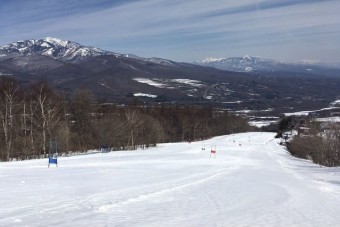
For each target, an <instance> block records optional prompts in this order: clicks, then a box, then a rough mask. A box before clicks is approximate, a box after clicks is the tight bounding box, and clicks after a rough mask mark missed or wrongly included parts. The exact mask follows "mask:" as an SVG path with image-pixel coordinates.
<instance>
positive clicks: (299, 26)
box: [0, 0, 340, 63]
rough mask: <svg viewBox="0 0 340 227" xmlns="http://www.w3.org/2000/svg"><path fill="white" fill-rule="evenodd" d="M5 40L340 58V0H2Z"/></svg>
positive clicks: (190, 53) (169, 54)
mask: <svg viewBox="0 0 340 227" xmlns="http://www.w3.org/2000/svg"><path fill="white" fill-rule="evenodd" d="M0 4H1V5H0V45H5V44H8V43H11V42H14V41H18V40H25V39H33V38H36V39H37V38H44V37H47V36H49V37H56V38H60V39H65V40H71V41H75V42H78V43H80V44H84V45H90V46H95V47H99V48H102V49H105V50H111V51H114V52H118V53H132V54H136V55H139V56H143V57H152V56H155V57H162V58H168V59H172V60H176V61H187V62H190V61H194V60H200V59H203V58H206V57H232V56H243V55H253V56H261V57H265V58H273V59H277V60H284V61H299V60H315V61H323V62H330V63H332V62H340V57H339V56H340V55H339V53H340V13H339V12H340V0H237V1H235V0H0Z"/></svg>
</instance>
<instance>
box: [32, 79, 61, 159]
mask: <svg viewBox="0 0 340 227" xmlns="http://www.w3.org/2000/svg"><path fill="white" fill-rule="evenodd" d="M31 99H32V101H33V105H35V107H33V108H32V111H34V110H35V113H32V114H34V115H35V116H36V117H37V118H36V121H37V125H38V126H39V128H40V130H41V134H42V145H41V147H42V150H43V154H44V157H46V154H47V151H46V148H47V141H48V137H50V138H51V137H52V130H53V129H54V128H55V127H56V125H57V124H58V123H59V121H60V119H61V117H62V113H61V105H60V104H61V103H60V97H58V95H57V94H56V93H55V92H54V91H53V90H52V89H51V88H50V87H49V86H48V84H47V83H45V82H39V83H38V84H35V85H33V86H32V89H31ZM33 109H34V110H33Z"/></svg>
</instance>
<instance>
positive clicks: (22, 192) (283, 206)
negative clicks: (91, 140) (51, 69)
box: [0, 132, 340, 227]
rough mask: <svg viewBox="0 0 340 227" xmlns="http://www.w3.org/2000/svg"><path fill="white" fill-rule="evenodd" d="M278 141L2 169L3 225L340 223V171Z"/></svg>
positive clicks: (243, 139)
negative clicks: (213, 151)
mask: <svg viewBox="0 0 340 227" xmlns="http://www.w3.org/2000/svg"><path fill="white" fill-rule="evenodd" d="M273 138H274V134H273V133H260V132H259V133H244V134H236V135H230V136H220V137H215V138H213V139H210V140H206V141H204V142H193V143H191V144H189V143H172V144H160V145H159V146H158V147H157V148H152V149H148V150H137V151H120V152H111V153H108V154H90V155H80V156H73V157H62V158H59V160H58V161H59V167H57V168H56V167H51V168H49V169H48V168H47V159H41V160H30V161H21V162H10V163H0V226H154V227H159V226H178V227H181V226H195V227H197V226H223V227H224V226H340V215H339V214H340V168H326V167H320V166H318V165H316V164H313V163H311V162H309V161H306V160H302V159H297V158H294V157H292V156H291V155H290V154H289V153H288V152H287V151H286V150H285V149H284V148H283V147H281V146H280V145H278V144H277V142H278V141H277V140H274V139H273ZM215 146H216V150H217V156H216V158H211V159H210V158H209V155H210V149H211V147H212V148H213V149H215ZM203 147H205V151H203V150H202V148H203Z"/></svg>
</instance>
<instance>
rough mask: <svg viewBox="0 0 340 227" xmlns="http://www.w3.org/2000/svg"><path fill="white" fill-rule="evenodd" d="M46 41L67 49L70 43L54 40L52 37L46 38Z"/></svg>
mask: <svg viewBox="0 0 340 227" xmlns="http://www.w3.org/2000/svg"><path fill="white" fill-rule="evenodd" d="M44 40H45V41H47V42H49V43H52V44H57V45H60V46H63V47H66V46H67V44H68V43H69V41H64V40H61V39H57V38H52V37H46V38H45V39H44Z"/></svg>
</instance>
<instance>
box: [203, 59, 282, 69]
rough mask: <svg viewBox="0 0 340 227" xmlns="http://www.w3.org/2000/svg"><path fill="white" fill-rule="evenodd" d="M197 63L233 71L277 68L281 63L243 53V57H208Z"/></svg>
mask: <svg viewBox="0 0 340 227" xmlns="http://www.w3.org/2000/svg"><path fill="white" fill-rule="evenodd" d="M197 64H199V65H205V66H211V67H215V68H218V69H222V70H229V71H235V72H253V71H271V70H273V68H277V67H278V66H280V64H282V63H280V62H279V61H275V60H271V59H264V58H260V57H251V56H248V55H245V56H243V57H231V58H212V57H209V58H206V59H203V60H201V61H198V62H197Z"/></svg>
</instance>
